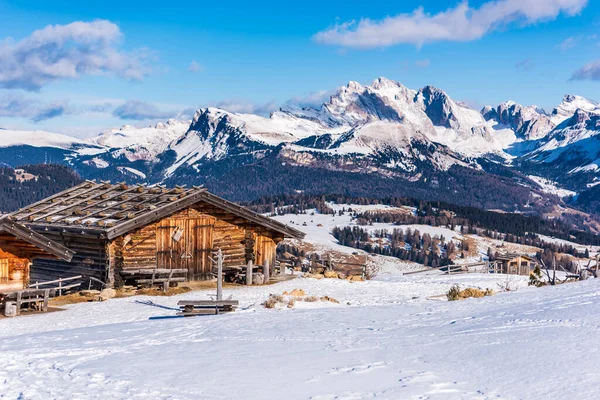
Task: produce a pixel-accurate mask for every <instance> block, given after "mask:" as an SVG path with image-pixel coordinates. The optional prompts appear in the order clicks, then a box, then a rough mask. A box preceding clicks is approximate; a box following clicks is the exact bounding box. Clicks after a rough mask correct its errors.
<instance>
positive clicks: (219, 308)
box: [177, 300, 240, 317]
mask: <svg viewBox="0 0 600 400" xmlns="http://www.w3.org/2000/svg"><path fill="white" fill-rule="evenodd" d="M239 304H240V302H239V301H238V300H181V301H179V302H178V303H177V305H178V306H180V307H181V311H179V312H178V313H177V315H183V316H184V317H192V316H195V315H218V314H225V313H228V312H233V311H235V309H236V308H237V306H238V305H239Z"/></svg>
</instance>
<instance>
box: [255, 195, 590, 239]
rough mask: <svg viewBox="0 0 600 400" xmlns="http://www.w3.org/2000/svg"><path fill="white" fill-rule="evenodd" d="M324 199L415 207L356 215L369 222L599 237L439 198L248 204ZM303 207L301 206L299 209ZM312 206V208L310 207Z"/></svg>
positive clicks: (267, 204)
mask: <svg viewBox="0 0 600 400" xmlns="http://www.w3.org/2000/svg"><path fill="white" fill-rule="evenodd" d="M326 202H334V203H337V204H346V203H348V204H359V205H371V204H381V205H389V206H393V207H401V206H409V207H414V208H415V210H416V211H415V213H414V215H411V214H409V213H396V212H376V213H375V212H365V213H362V214H360V215H358V218H361V219H364V220H366V221H367V223H370V222H385V223H394V224H398V225H399V224H424V225H431V226H449V227H453V226H457V225H460V226H463V225H464V226H468V227H473V228H479V229H484V230H487V231H496V232H502V233H505V234H510V235H514V236H516V237H526V236H527V235H528V234H531V233H538V234H541V235H547V236H553V237H556V238H559V239H564V240H569V241H573V242H576V243H580V244H585V245H600V236H599V235H596V234H593V233H591V232H584V231H580V230H576V229H573V228H572V226H571V225H569V224H567V223H565V222H563V221H561V220H559V219H546V218H542V217H540V216H536V215H524V214H518V213H503V212H494V211H487V210H483V209H480V208H476V207H469V206H461V205H456V204H450V203H445V202H441V201H425V200H418V199H412V198H408V197H391V198H369V197H352V196H343V195H319V196H311V195H306V194H300V193H298V194H292V195H282V196H268V197H263V198H261V199H259V200H256V201H254V202H252V203H250V204H249V206H250V207H251V208H253V209H254V210H256V211H258V212H262V213H269V212H273V213H275V212H276V210H277V209H278V208H279V207H284V206H289V205H296V206H297V207H298V210H300V211H301V210H303V209H308V208H313V207H312V205H314V204H321V207H326V204H325V203H326ZM303 207H304V208H303ZM314 208H316V207H314Z"/></svg>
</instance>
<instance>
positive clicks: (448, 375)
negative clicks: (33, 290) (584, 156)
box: [0, 274, 600, 399]
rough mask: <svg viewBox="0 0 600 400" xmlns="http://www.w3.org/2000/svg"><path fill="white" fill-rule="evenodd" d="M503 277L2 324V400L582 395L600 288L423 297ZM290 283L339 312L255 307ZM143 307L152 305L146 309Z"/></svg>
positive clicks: (161, 304) (110, 304)
mask: <svg viewBox="0 0 600 400" xmlns="http://www.w3.org/2000/svg"><path fill="white" fill-rule="evenodd" d="M506 279H507V277H506V276H502V275H498V276H493V275H480V274H468V275H458V276H450V277H448V276H443V275H427V274H425V275H422V274H417V275H408V276H400V275H397V274H389V275H383V276H381V277H380V278H378V279H376V280H373V281H368V282H358V283H349V282H346V281H341V280H314V279H304V278H299V279H295V280H292V281H287V282H282V283H279V284H275V285H271V286H261V287H249V288H246V287H240V288H232V289H226V290H225V295H226V296H229V295H231V296H233V297H234V298H236V299H239V300H240V301H241V307H240V309H239V310H238V311H236V312H235V313H233V314H227V315H220V316H208V317H194V318H173V319H171V318H168V319H161V318H160V317H165V316H172V315H174V314H175V311H174V310H173V309H170V308H174V307H175V306H176V302H177V301H178V300H180V299H204V298H207V295H208V294H209V293H210V292H209V291H197V292H192V293H187V294H184V295H180V296H175V297H170V298H164V297H161V298H149V297H132V298H122V299H113V300H110V301H107V302H104V303H83V304H76V305H72V306H69V307H68V308H67V310H66V311H62V312H56V313H49V314H44V315H35V316H26V317H18V318H13V319H4V320H0V336H1V337H2V340H1V342H0V365H2V368H0V397H2V398H8V399H16V398H20V399H47V398H52V399H71V398H86V399H95V398H102V399H124V398H128V399H130V398H154V399H198V398H202V399H230V398H235V399H274V398H276V399H282V398H285V399H365V398H375V397H377V398H382V399H411V398H415V399H416V398H429V399H491V398H508V399H512V398H527V399H562V398H579V399H583V398H586V399H588V398H589V399H591V398H597V397H598V396H599V395H600V389H599V388H598V378H597V374H596V372H595V371H596V368H597V364H598V362H599V361H600V352H599V351H597V350H596V347H595V346H594V345H593V338H595V337H596V336H597V334H598V327H599V326H600V287H599V285H600V281H598V280H593V279H592V280H588V281H586V282H582V283H574V284H568V285H562V286H558V287H544V288H539V289H538V288H525V287H524V285H525V281H526V278H524V277H511V278H510V279H512V282H511V285H512V286H513V288H519V290H517V291H513V292H508V293H499V294H497V295H495V296H492V297H487V298H483V299H470V300H464V301H458V302H446V301H443V299H440V298H437V297H436V298H432V299H428V298H427V297H428V296H432V295H438V294H442V293H444V292H445V291H446V290H447V289H448V288H449V287H450V285H451V284H452V283H454V282H459V283H461V285H462V286H463V287H466V286H477V287H481V288H485V287H491V288H494V289H498V287H499V286H500V285H504V284H505V282H506ZM292 288H302V289H304V290H305V291H306V292H307V294H311V295H312V294H314V295H328V296H332V297H335V298H337V299H338V300H339V301H340V302H341V304H333V303H321V302H319V303H305V304H304V307H303V306H302V303H296V304H297V307H296V308H295V309H287V308H286V309H265V308H263V307H261V306H260V303H261V302H262V301H264V300H265V299H266V298H267V297H268V294H269V293H282V292H283V291H285V290H290V289H292ZM147 300H151V301H152V302H154V304H155V305H148V304H146V303H144V301H147Z"/></svg>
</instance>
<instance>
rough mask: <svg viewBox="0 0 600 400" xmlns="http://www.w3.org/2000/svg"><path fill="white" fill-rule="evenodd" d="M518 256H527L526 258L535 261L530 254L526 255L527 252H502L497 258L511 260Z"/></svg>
mask: <svg viewBox="0 0 600 400" xmlns="http://www.w3.org/2000/svg"><path fill="white" fill-rule="evenodd" d="M518 257H521V258H526V259H528V260H529V261H533V260H534V258H533V257H530V256H528V255H526V254H517V253H505V254H500V255H498V256H497V257H496V259H497V260H503V261H511V260H514V259H515V258H518Z"/></svg>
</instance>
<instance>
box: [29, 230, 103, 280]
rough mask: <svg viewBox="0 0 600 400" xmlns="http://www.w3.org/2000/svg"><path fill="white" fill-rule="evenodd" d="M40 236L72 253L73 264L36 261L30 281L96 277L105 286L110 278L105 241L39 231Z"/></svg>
mask: <svg viewBox="0 0 600 400" xmlns="http://www.w3.org/2000/svg"><path fill="white" fill-rule="evenodd" d="M39 233H41V234H43V235H44V236H46V237H48V238H49V239H52V240H54V241H56V242H58V243H60V244H62V245H63V246H66V247H67V248H69V249H71V250H73V251H74V252H75V255H74V256H73V259H72V260H71V262H66V261H62V260H52V259H45V258H35V259H34V260H33V264H32V266H31V271H30V281H31V282H36V281H37V282H42V281H50V280H54V279H58V278H67V277H69V276H75V275H85V276H93V277H94V278H96V279H100V280H102V281H104V282H106V280H107V278H108V253H107V247H108V246H107V245H108V242H107V241H106V240H102V239H99V238H98V237H96V236H93V235H81V234H76V233H70V232H58V231H43V230H42V231H39Z"/></svg>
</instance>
